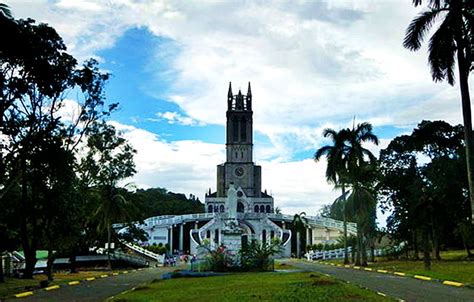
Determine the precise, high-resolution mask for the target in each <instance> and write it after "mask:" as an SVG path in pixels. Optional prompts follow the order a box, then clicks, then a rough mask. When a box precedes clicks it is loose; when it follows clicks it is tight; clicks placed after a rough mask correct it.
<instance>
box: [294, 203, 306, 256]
mask: <svg viewBox="0 0 474 302" xmlns="http://www.w3.org/2000/svg"><path fill="white" fill-rule="evenodd" d="M293 227H294V228H295V231H296V257H297V258H300V256H301V231H302V230H305V229H306V228H307V227H308V219H307V218H306V213H305V212H301V213H299V214H295V216H293Z"/></svg>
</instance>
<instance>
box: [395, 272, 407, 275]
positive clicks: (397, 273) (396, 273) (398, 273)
mask: <svg viewBox="0 0 474 302" xmlns="http://www.w3.org/2000/svg"><path fill="white" fill-rule="evenodd" d="M393 274H394V275H397V276H406V274H405V273H400V272H395V273H393Z"/></svg>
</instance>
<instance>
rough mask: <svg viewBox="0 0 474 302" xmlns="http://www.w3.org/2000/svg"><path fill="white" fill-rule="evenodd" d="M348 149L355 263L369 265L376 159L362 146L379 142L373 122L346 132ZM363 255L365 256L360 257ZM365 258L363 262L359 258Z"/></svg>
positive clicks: (374, 203)
mask: <svg viewBox="0 0 474 302" xmlns="http://www.w3.org/2000/svg"><path fill="white" fill-rule="evenodd" d="M345 139H346V152H347V163H348V166H347V170H348V176H347V179H348V180H349V182H350V185H351V187H352V192H351V195H350V196H349V198H348V201H347V205H346V206H347V207H349V208H350V209H351V212H352V214H353V215H354V216H355V217H356V220H357V237H358V240H357V243H358V244H357V245H358V248H357V251H358V257H357V258H356V265H363V266H366V265H367V259H366V258H367V254H366V252H365V242H364V238H365V236H366V235H367V233H368V228H369V225H370V219H371V217H373V215H371V214H372V213H373V211H374V209H375V206H376V202H375V198H374V197H373V194H372V192H371V190H370V188H369V186H370V185H371V184H372V182H373V179H374V173H375V168H374V167H375V166H376V163H377V159H376V158H375V156H374V155H373V154H372V152H370V150H368V149H367V148H365V147H364V146H363V144H364V143H373V144H375V145H378V143H379V140H378V138H377V136H376V135H375V134H374V133H373V132H372V125H371V124H370V123H361V124H357V126H353V127H352V129H349V130H347V132H346V134H345ZM360 256H362V257H360ZM361 258H362V259H361ZM361 260H362V263H360V261H361Z"/></svg>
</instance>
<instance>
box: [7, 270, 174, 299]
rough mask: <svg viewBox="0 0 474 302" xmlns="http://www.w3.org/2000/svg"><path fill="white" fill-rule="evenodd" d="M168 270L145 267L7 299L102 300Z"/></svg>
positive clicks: (150, 279)
mask: <svg viewBox="0 0 474 302" xmlns="http://www.w3.org/2000/svg"><path fill="white" fill-rule="evenodd" d="M173 269H176V268H173ZM168 271H170V269H169V268H166V269H164V268H146V269H143V270H140V271H130V272H129V273H128V274H123V275H122V274H121V275H118V276H110V277H107V278H97V279H96V280H94V281H82V282H81V283H80V284H78V285H74V286H71V285H62V286H61V287H60V288H59V289H56V290H52V291H44V290H40V291H35V292H34V294H33V296H29V297H26V298H13V299H11V300H7V301H18V302H19V301H26V302H33V301H41V302H42V301H45V302H46V301H47V302H55V301H67V302H76V301H80V302H86V301H87V302H92V301H104V300H105V299H107V298H109V297H111V296H115V295H118V294H120V293H121V292H123V291H126V290H128V289H131V288H133V287H136V286H138V285H140V284H144V283H147V282H151V281H152V280H153V279H156V278H161V275H162V274H164V273H166V272H168Z"/></svg>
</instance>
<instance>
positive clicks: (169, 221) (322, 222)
mask: <svg viewBox="0 0 474 302" xmlns="http://www.w3.org/2000/svg"><path fill="white" fill-rule="evenodd" d="M237 214H238V216H239V218H248V219H251V218H263V217H268V218H270V219H275V220H284V221H286V222H292V221H293V217H294V216H293V215H288V214H275V213H237ZM215 216H222V217H225V216H226V213H200V214H186V215H177V216H173V215H166V216H155V217H150V218H147V219H145V221H144V223H145V226H146V227H153V226H163V225H166V226H170V225H174V224H180V223H183V222H190V221H198V220H202V219H212V218H214V217H215ZM306 219H307V220H308V223H309V224H310V225H311V226H321V227H325V228H329V229H336V230H339V231H343V230H344V223H343V222H342V221H339V220H335V219H332V218H326V217H321V216H306ZM347 232H348V233H349V234H354V235H355V234H356V233H357V224H356V223H354V222H348V223H347Z"/></svg>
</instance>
